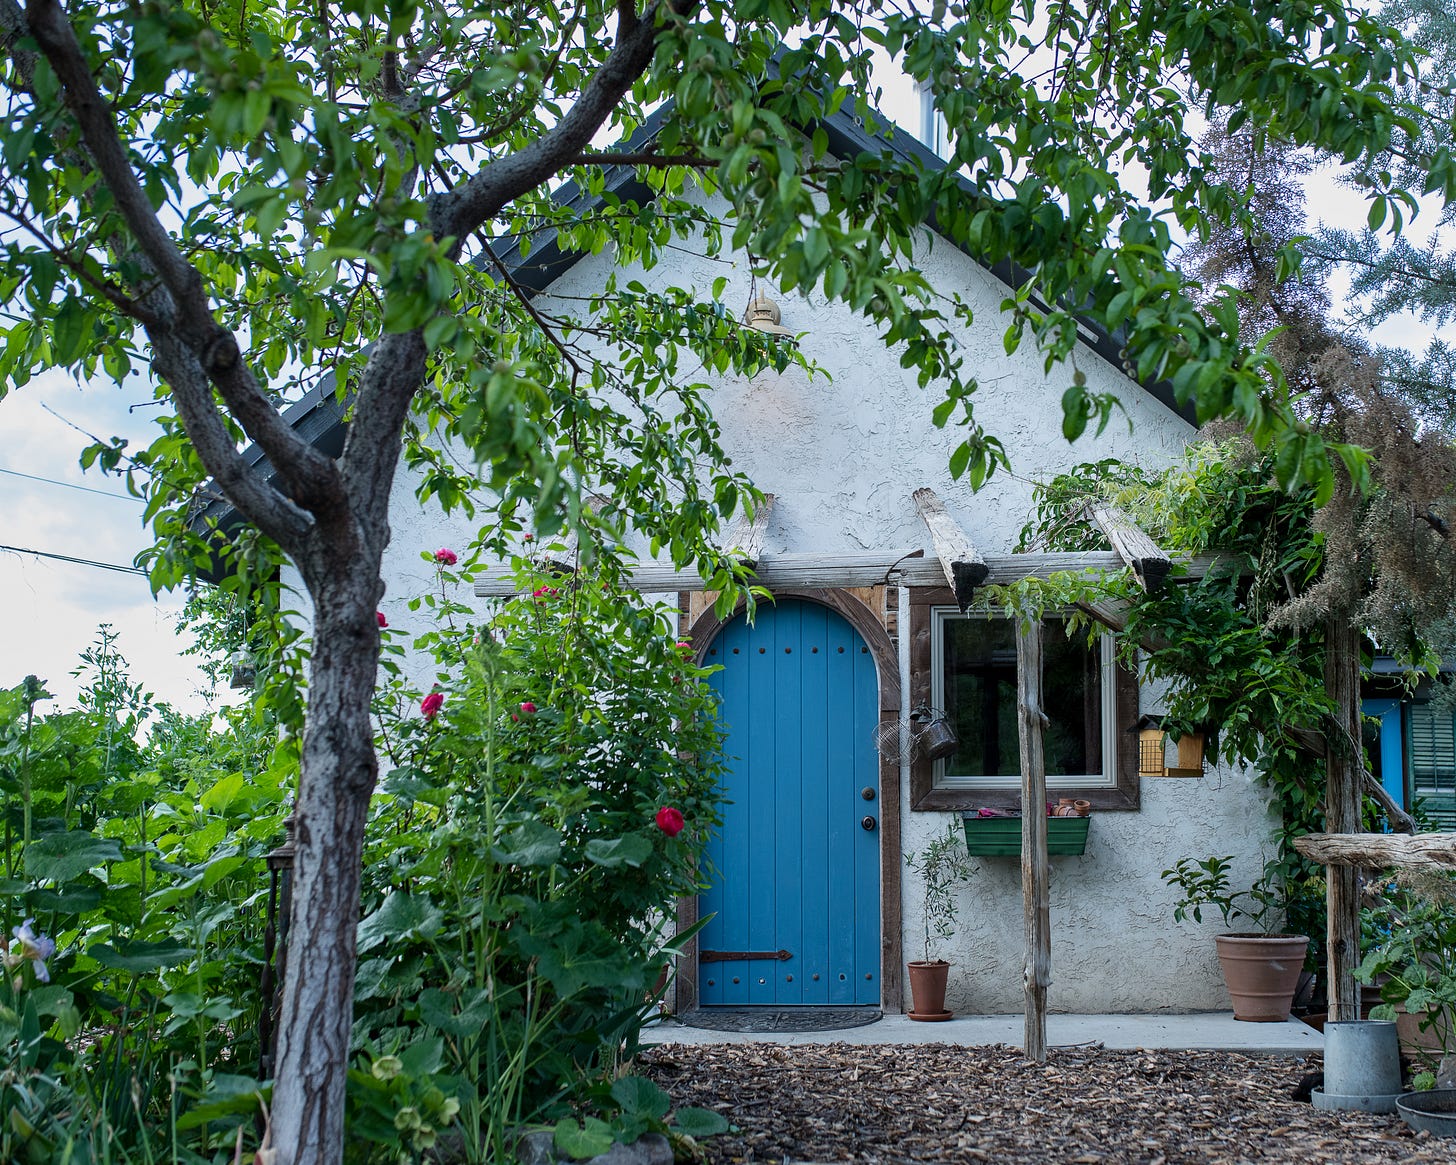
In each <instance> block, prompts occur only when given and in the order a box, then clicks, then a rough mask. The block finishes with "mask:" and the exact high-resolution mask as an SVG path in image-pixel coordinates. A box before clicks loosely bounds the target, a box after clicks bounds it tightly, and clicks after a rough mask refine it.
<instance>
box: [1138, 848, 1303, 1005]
mask: <svg viewBox="0 0 1456 1165" xmlns="http://www.w3.org/2000/svg"><path fill="white" fill-rule="evenodd" d="M1232 862H1233V858H1232V857H1223V858H1206V859H1205V860H1203V861H1201V862H1195V861H1194V860H1193V859H1192V858H1184V859H1183V860H1182V861H1180V862H1179V863H1178V864H1177V865H1176V866H1174V867H1173V868H1172V869H1171V870H1164V871H1163V881H1165V882H1167V883H1168V884H1169V885H1170V886H1174V887H1176V888H1177V889H1178V890H1180V891H1182V893H1183V897H1182V899H1180V900H1179V902H1178V904H1177V906H1175V907H1174V908H1173V917H1174V918H1175V919H1176V920H1177V921H1179V922H1183V921H1185V920H1186V919H1187V918H1188V917H1189V916H1190V915H1191V916H1192V917H1193V920H1194V921H1195V922H1202V921H1203V908H1204V907H1205V906H1215V907H1217V908H1218V910H1219V912H1220V913H1221V914H1222V915H1223V921H1224V925H1225V926H1232V925H1233V920H1234V919H1236V918H1246V919H1248V920H1249V921H1250V922H1251V923H1253V924H1254V925H1255V926H1256V927H1259V928H1260V929H1259V930H1253V931H1231V932H1230V933H1228V934H1221V935H1218V936H1217V937H1216V938H1215V939H1214V942H1215V943H1216V944H1217V946H1218V963H1219V967H1220V968H1221V969H1222V970H1223V980H1224V983H1225V985H1226V986H1227V987H1228V991H1229V995H1230V996H1232V997H1233V1002H1234V1018H1235V1019H1242V1020H1248V1021H1250V1022H1253V1023H1278V1022H1281V1021H1283V1020H1285V1019H1288V1018H1289V1009H1290V1007H1291V1005H1292V1004H1293V1002H1294V992H1295V990H1296V989H1297V988H1298V986H1299V974H1300V972H1301V971H1302V970H1303V969H1304V954H1305V951H1306V950H1307V949H1308V948H1309V937H1308V936H1307V935H1302V934H1282V933H1275V932H1274V931H1273V929H1272V925H1271V924H1272V923H1274V922H1276V921H1277V920H1279V919H1280V918H1282V916H1283V913H1284V898H1283V895H1282V893H1280V891H1279V890H1278V889H1277V876H1276V873H1275V868H1274V864H1273V863H1270V864H1269V865H1266V866H1265V867H1264V874H1263V876H1262V877H1260V879H1259V880H1258V881H1257V882H1255V883H1254V885H1253V886H1251V887H1250V888H1249V889H1247V890H1241V891H1238V892H1237V893H1231V892H1230V891H1229V866H1230V865H1231V863H1232Z"/></svg>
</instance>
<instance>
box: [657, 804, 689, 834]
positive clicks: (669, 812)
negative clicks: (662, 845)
mask: <svg viewBox="0 0 1456 1165" xmlns="http://www.w3.org/2000/svg"><path fill="white" fill-rule="evenodd" d="M656 821H657V828H658V829H660V830H662V832H663V833H665V834H667V836H668V837H676V836H677V835H678V834H680V833H681V832H682V831H683V815H682V813H681V811H680V810H677V809H674V808H673V807H672V806H671V805H664V806H663V807H662V808H661V809H659V810H658V811H657V817H656Z"/></svg>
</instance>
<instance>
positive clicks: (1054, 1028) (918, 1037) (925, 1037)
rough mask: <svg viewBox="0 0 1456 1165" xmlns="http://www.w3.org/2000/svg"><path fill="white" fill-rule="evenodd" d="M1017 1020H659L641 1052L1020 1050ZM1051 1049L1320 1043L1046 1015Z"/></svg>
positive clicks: (1295, 1025)
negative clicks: (721, 1024) (792, 1025)
mask: <svg viewBox="0 0 1456 1165" xmlns="http://www.w3.org/2000/svg"><path fill="white" fill-rule="evenodd" d="M1024 1027H1025V1020H1024V1018H1023V1017H1022V1016H1020V1015H964V1016H962V1015H958V1016H956V1017H955V1018H954V1019H950V1020H947V1021H946V1022H944V1023H919V1022H917V1021H915V1020H912V1019H907V1018H906V1017H905V1016H903V1015H887V1016H885V1017H884V1018H882V1019H880V1020H878V1021H876V1022H875V1023H871V1024H865V1025H864V1026H863V1027H852V1028H844V1029H841V1030H838V1031H818V1032H724V1031H713V1030H709V1029H708V1028H700V1027H687V1026H685V1025H683V1024H680V1023H678V1022H677V1021H676V1020H672V1019H664V1020H660V1021H657V1022H654V1023H651V1024H649V1025H648V1026H647V1027H646V1028H645V1029H643V1032H642V1042H643V1043H644V1044H649V1045H651V1044H694V1045H697V1044H838V1043H842V1044H960V1045H970V1046H975V1045H984V1044H1009V1045H1011V1046H1012V1047H1018V1048H1019V1047H1020V1046H1021V1036H1022V1031H1023V1028H1024ZM1047 1043H1048V1044H1049V1045H1050V1046H1051V1047H1075V1046H1087V1045H1091V1044H1101V1045H1102V1046H1103V1047H1105V1048H1119V1049H1132V1048H1176V1049H1188V1050H1199V1051H1223V1052H1251V1053H1261V1054H1273V1055H1285V1056H1297V1055H1304V1054H1307V1053H1309V1052H1320V1051H1323V1049H1324V1043H1325V1041H1324V1036H1322V1035H1320V1033H1319V1032H1317V1031H1315V1030H1314V1028H1312V1027H1307V1026H1306V1025H1304V1024H1302V1023H1300V1022H1299V1021H1298V1020H1296V1019H1287V1020H1285V1021H1284V1022H1283V1023H1245V1022H1242V1021H1240V1020H1236V1019H1234V1017H1233V1013H1232V1012H1228V1011H1211V1012H1201V1013H1198V1014H1195V1015H1050V1016H1048V1017H1047Z"/></svg>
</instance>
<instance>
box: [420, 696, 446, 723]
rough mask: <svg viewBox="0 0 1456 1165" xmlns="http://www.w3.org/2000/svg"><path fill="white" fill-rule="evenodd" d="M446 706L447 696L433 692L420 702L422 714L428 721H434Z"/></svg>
mask: <svg viewBox="0 0 1456 1165" xmlns="http://www.w3.org/2000/svg"><path fill="white" fill-rule="evenodd" d="M444 706H445V696H444V693H442V692H431V693H430V694H429V695H428V696H426V697H425V698H424V699H423V700H421V701H420V714H421V715H423V716H424V718H425V719H426V720H433V719H434V718H435V717H436V715H438V714H439V711H440V709H441V708H443V707H444Z"/></svg>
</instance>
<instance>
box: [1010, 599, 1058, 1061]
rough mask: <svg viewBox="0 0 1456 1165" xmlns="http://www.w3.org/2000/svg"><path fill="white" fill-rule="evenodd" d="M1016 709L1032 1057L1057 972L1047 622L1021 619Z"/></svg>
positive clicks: (1027, 1045) (1043, 1047) (1037, 1051)
mask: <svg viewBox="0 0 1456 1165" xmlns="http://www.w3.org/2000/svg"><path fill="white" fill-rule="evenodd" d="M1016 713H1017V728H1018V737H1019V740H1020V744H1021V910H1022V916H1023V921H1024V923H1025V928H1026V964H1025V967H1024V969H1023V971H1022V981H1023V984H1024V987H1025V991H1026V1028H1025V1034H1024V1037H1023V1041H1022V1047H1023V1048H1024V1049H1025V1051H1026V1057H1027V1059H1029V1060H1035V1061H1036V1062H1037V1063H1038V1064H1045V1063H1046V1058H1047V1039H1046V1009H1047V987H1048V985H1049V984H1050V983H1051V978H1052V926H1051V862H1050V861H1049V860H1048V858H1047V817H1046V750H1045V739H1044V734H1045V731H1046V727H1047V724H1048V723H1049V721H1048V719H1047V716H1046V713H1045V712H1043V711H1042V705H1041V622H1040V620H1036V619H1026V620H1022V619H1018V620H1017V624H1016Z"/></svg>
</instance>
